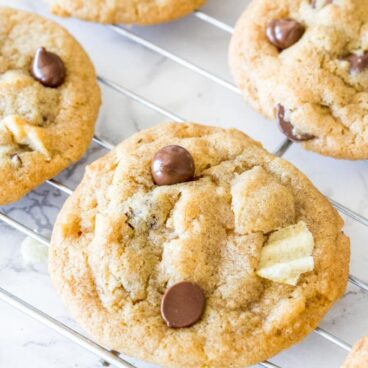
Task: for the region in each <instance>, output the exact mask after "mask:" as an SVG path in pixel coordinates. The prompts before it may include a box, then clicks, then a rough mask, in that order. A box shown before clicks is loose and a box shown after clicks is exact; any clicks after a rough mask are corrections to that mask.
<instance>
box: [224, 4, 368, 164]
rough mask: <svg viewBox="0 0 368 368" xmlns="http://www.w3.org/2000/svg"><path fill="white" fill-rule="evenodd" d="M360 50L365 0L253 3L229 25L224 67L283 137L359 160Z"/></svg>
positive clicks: (367, 21) (367, 60) (365, 32)
mask: <svg viewBox="0 0 368 368" xmlns="http://www.w3.org/2000/svg"><path fill="white" fill-rule="evenodd" d="M367 52H368V3H367V2H365V1H360V0H328V1H327V0H319V1H315V0H313V1H312V0H280V1H277V2H275V1H273V0H254V1H253V2H251V4H250V5H249V7H248V9H247V10H246V11H245V13H244V14H243V15H242V16H241V18H240V20H239V22H238V24H237V26H236V30H235V33H234V36H233V39H232V42H231V47H230V65H231V69H232V72H233V75H234V77H235V80H236V82H237V84H238V85H239V87H240V89H241V90H242V91H243V92H244V96H245V98H246V100H247V101H249V102H250V103H251V104H252V105H253V106H254V107H255V108H256V109H257V110H258V111H260V112H261V113H263V114H264V115H265V116H267V117H269V118H272V119H275V118H278V119H279V123H280V125H281V128H282V130H283V131H284V133H285V134H286V135H287V136H288V137H289V138H291V139H292V140H296V141H301V142H302V144H303V146H304V147H305V148H306V149H308V150H312V151H315V152H318V153H320V154H323V155H329V156H333V157H336V158H345V159H366V158H368V118H367V116H368V108H367V106H368V92H367V90H368V68H367V67H368V53H367ZM280 109H281V110H282V111H281V112H280ZM280 115H282V118H281V119H280ZM286 124H288V126H285V125H286ZM290 124H291V125H290ZM291 130H294V133H292V132H291Z"/></svg>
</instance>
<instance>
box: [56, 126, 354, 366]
mask: <svg viewBox="0 0 368 368" xmlns="http://www.w3.org/2000/svg"><path fill="white" fill-rule="evenodd" d="M342 225H343V222H342V220H341V218H340V217H339V215H338V214H337V212H336V211H335V210H334V209H333V208H332V207H331V205H330V203H329V202H328V201H327V200H326V199H325V198H324V197H323V196H322V195H321V194H320V193H319V192H318V191H317V190H316V189H315V188H314V187H313V185H312V184H311V183H310V181H309V180H308V179H307V178H306V177H305V176H304V175H303V174H301V173H300V172H299V171H298V170H297V169H295V168H294V167H293V166H292V165H291V164H289V163H288V162H286V161H284V160H282V159H279V158H277V157H274V156H272V155H271V154H269V153H267V152H266V151H265V150H264V149H263V148H262V147H261V145H260V144H259V143H257V142H254V141H253V140H251V139H250V138H249V137H247V136H246V135H244V134H243V133H241V132H239V131H237V130H224V129H220V128H215V127H208V126H201V125H197V124H192V123H185V124H175V123H171V124H164V125H159V126H156V127H154V128H151V129H148V130H145V131H142V132H140V133H138V134H135V135H133V136H132V137H131V138H129V139H127V140H126V141H124V142H123V143H121V144H120V145H119V146H118V147H117V148H115V149H114V150H113V151H112V152H111V153H109V154H108V155H107V156H105V157H103V158H101V159H99V160H98V161H96V162H95V163H93V164H92V165H91V166H89V167H88V168H87V171H86V175H85V177H84V179H83V181H82V183H81V184H80V186H79V187H78V188H77V190H76V192H75V193H74V194H73V195H72V196H71V197H70V198H69V199H68V200H67V202H66V204H65V206H64V208H63V209H62V211H61V213H60V215H59V217H58V219H57V222H56V226H55V229H54V233H53V236H52V242H51V250H50V259H49V270H50V274H51V278H52V281H53V284H54V286H55V287H56V289H57V291H58V292H59V294H60V295H61V296H62V299H63V301H64V302H65V304H66V305H67V307H68V308H69V310H70V311H71V313H72V314H73V315H74V317H75V318H76V319H77V320H78V321H79V322H80V323H81V324H82V326H83V327H84V328H85V329H86V330H87V331H88V332H90V333H91V334H92V336H93V337H94V338H96V339H97V340H98V341H99V342H100V343H101V344H103V345H105V346H108V347H110V348H112V349H114V350H117V351H120V352H123V353H125V354H128V355H131V356H133V357H136V358H140V359H142V360H146V361H149V362H153V363H157V364H159V365H162V366H163V367H175V368H178V367H182V368H184V367H185V368H198V367H202V368H204V367H211V368H223V367H230V366H231V367H233V368H240V367H242V368H243V367H245V366H248V365H251V364H254V363H256V362H259V361H262V360H264V359H267V358H269V357H270V356H272V355H274V354H276V353H278V352H279V351H280V350H282V349H285V348H287V347H289V346H290V345H292V344H294V343H296V342H298V341H300V340H301V339H302V338H303V337H304V336H305V335H307V334H308V333H309V332H310V331H311V330H312V329H313V328H314V327H316V326H317V324H318V323H319V321H320V319H321V318H322V317H323V316H324V315H325V313H326V312H327V311H328V310H329V308H330V307H331V305H332V304H333V303H334V302H335V301H336V300H337V299H338V298H339V297H340V296H341V294H342V293H343V291H344V289H345V286H346V282H347V277H348V265H349V240H348V238H347V237H346V236H345V235H343V233H342V232H341V228H342Z"/></svg>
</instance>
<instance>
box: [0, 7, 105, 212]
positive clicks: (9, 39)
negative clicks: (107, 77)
mask: <svg viewBox="0 0 368 368" xmlns="http://www.w3.org/2000/svg"><path fill="white" fill-rule="evenodd" d="M0 100H1V103H0V172H1V181H0V205H1V204H6V203H9V202H12V201H15V200H17V199H19V198H21V197H22V196H23V195H25V194H26V193H27V192H28V191H30V190H32V189H33V188H35V187H36V186H38V185H39V184H41V183H42V182H44V181H45V180H46V179H49V178H51V177H53V176H54V175H56V174H58V173H59V172H60V171H61V170H63V169H65V168H66V167H67V166H69V165H70V164H72V163H73V162H75V161H77V160H78V159H79V158H80V157H81V155H82V154H83V153H84V152H85V150H86V149H87V146H88V145H89V143H90V141H91V138H92V135H93V130H94V125H95V121H96V117H97V114H98V110H99V106H100V90H99V88H98V85H97V82H96V75H95V71H94V68H93V66H92V64H91V61H90V60H89V58H88V56H87V55H86V53H85V52H84V51H83V49H82V47H81V46H80V45H79V44H78V43H77V41H75V40H74V38H73V37H72V36H71V35H70V34H69V33H68V32H67V31H66V30H64V29H63V28H62V27H61V26H59V25H57V24H55V23H53V22H51V21H49V20H46V19H44V18H41V17H40V16H38V15H35V14H31V13H26V12H23V11H19V10H15V9H10V8H0Z"/></svg>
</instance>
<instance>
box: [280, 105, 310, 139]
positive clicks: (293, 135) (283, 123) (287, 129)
mask: <svg viewBox="0 0 368 368" xmlns="http://www.w3.org/2000/svg"><path fill="white" fill-rule="evenodd" d="M276 114H277V121H278V123H279V127H280V129H281V131H282V132H283V133H284V134H285V135H286V136H287V137H288V138H289V139H290V140H291V141H293V142H304V141H310V140H311V139H314V138H315V137H314V136H313V135H311V134H305V133H298V132H296V130H295V128H294V126H293V125H292V124H291V123H290V122H289V121H287V120H285V108H284V106H282V105H277V108H276Z"/></svg>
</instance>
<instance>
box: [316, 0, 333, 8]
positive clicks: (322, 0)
mask: <svg viewBox="0 0 368 368" xmlns="http://www.w3.org/2000/svg"><path fill="white" fill-rule="evenodd" d="M332 3H333V0H313V1H312V8H314V9H316V8H317V7H318V8H323V7H324V6H326V5H328V4H332Z"/></svg>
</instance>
